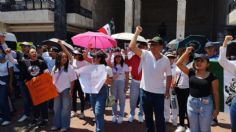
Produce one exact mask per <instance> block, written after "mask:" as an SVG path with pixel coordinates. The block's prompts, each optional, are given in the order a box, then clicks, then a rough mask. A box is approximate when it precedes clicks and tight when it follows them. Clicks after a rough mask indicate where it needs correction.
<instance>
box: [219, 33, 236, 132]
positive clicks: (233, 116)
mask: <svg viewBox="0 0 236 132" xmlns="http://www.w3.org/2000/svg"><path fill="white" fill-rule="evenodd" d="M232 40H233V37H232V36H226V37H225V40H224V43H223V46H221V47H220V57H219V63H220V65H221V66H222V67H223V68H224V69H225V70H226V71H228V72H230V73H232V74H233V75H234V77H236V65H235V64H233V63H231V62H230V61H229V60H228V59H227V58H226V50H227V45H228V43H229V42H230V41H232ZM231 92H232V93H233V94H232V96H231V99H230V102H231V106H230V120H231V128H232V132H236V89H234V90H231Z"/></svg>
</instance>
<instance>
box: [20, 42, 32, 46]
mask: <svg viewBox="0 0 236 132" xmlns="http://www.w3.org/2000/svg"><path fill="white" fill-rule="evenodd" d="M20 46H31V44H30V43H29V42H22V43H21V44H20Z"/></svg>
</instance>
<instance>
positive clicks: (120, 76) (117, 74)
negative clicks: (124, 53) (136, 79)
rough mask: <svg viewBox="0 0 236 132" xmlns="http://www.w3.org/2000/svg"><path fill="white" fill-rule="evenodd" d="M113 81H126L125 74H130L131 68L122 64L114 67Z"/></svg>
mask: <svg viewBox="0 0 236 132" xmlns="http://www.w3.org/2000/svg"><path fill="white" fill-rule="evenodd" d="M112 72H113V79H114V80H125V73H126V72H129V67H128V65H127V64H125V63H124V64H123V67H122V66H121V65H120V64H117V65H116V66H114V64H113V67H112Z"/></svg>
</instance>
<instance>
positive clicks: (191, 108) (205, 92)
mask: <svg viewBox="0 0 236 132" xmlns="http://www.w3.org/2000/svg"><path fill="white" fill-rule="evenodd" d="M192 51H193V47H187V49H186V51H185V53H184V54H182V56H181V57H180V58H179V59H178V61H177V62H176V65H177V66H178V68H179V69H180V70H181V71H182V72H183V73H184V74H186V75H188V77H189V97H188V102H187V113H188V118H189V123H190V130H191V131H193V132H210V131H211V121H212V118H216V117H217V115H218V114H219V93H218V88H219V80H218V79H217V78H216V76H215V75H213V74H212V73H211V72H209V71H208V67H209V58H208V56H206V55H204V54H195V55H194V62H193V68H188V67H187V66H186V65H185V63H184V62H185V60H186V58H188V57H189V55H190V54H191V53H192ZM213 99H214V100H213ZM213 101H214V103H213ZM213 104H215V107H213Z"/></svg>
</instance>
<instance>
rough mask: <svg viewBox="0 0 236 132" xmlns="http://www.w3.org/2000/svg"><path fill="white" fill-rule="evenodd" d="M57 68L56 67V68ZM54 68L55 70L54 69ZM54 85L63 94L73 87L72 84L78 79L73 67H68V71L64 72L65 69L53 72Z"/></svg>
mask: <svg viewBox="0 0 236 132" xmlns="http://www.w3.org/2000/svg"><path fill="white" fill-rule="evenodd" d="M54 68H55V67H54ZM54 68H53V69H54ZM51 74H52V77H53V83H54V85H55V86H56V88H57V91H58V92H59V93H61V92H62V91H64V90H65V89H67V88H70V87H71V82H72V81H74V80H76V79H77V76H76V73H75V71H74V69H73V68H72V66H71V65H69V66H68V71H67V72H65V71H64V67H62V68H61V70H60V71H59V70H56V71H55V72H54V70H53V71H52V73H51Z"/></svg>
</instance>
